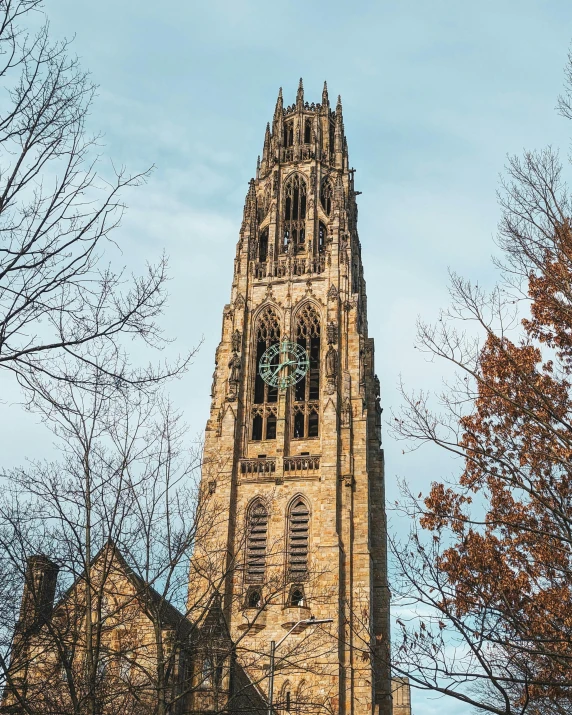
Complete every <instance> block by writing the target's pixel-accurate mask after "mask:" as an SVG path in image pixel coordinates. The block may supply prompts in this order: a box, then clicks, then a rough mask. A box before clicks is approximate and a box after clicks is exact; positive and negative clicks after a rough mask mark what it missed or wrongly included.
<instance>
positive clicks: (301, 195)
mask: <svg viewBox="0 0 572 715" xmlns="http://www.w3.org/2000/svg"><path fill="white" fill-rule="evenodd" d="M306 197H307V187H306V182H305V181H304V179H303V178H302V177H301V176H300V175H299V174H294V175H293V176H291V177H290V178H289V179H288V181H287V182H286V184H285V186H284V228H283V240H282V247H281V250H282V252H283V253H286V252H287V251H288V250H291V251H293V252H294V253H297V252H299V251H303V250H305V243H306ZM290 247H291V248H290Z"/></svg>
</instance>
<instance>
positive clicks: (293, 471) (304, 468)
mask: <svg viewBox="0 0 572 715" xmlns="http://www.w3.org/2000/svg"><path fill="white" fill-rule="evenodd" d="M319 468H320V458H319V457H305V456H302V457H284V476H285V477H304V476H313V474H314V473H315V472H316V470H318V469H319Z"/></svg>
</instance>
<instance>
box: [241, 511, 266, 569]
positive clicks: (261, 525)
mask: <svg viewBox="0 0 572 715" xmlns="http://www.w3.org/2000/svg"><path fill="white" fill-rule="evenodd" d="M267 538H268V511H267V510H266V507H265V506H264V504H262V502H259V501H258V502H255V503H254V504H253V505H252V506H251V507H250V510H249V512H248V534H247V542H246V580H247V581H250V582H261V581H263V580H264V571H265V569H266V541H267Z"/></svg>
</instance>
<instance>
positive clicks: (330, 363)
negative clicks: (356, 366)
mask: <svg viewBox="0 0 572 715" xmlns="http://www.w3.org/2000/svg"><path fill="white" fill-rule="evenodd" d="M337 375H338V352H337V350H336V349H335V348H334V347H333V346H332V345H330V347H329V348H328V352H327V353H326V380H327V385H326V392H327V394H328V395H331V394H333V392H334V390H335V389H336V378H337Z"/></svg>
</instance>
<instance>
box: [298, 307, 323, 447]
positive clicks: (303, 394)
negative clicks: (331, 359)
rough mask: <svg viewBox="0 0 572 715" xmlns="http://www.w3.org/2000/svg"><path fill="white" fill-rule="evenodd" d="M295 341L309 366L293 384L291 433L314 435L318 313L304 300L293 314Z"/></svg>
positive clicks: (316, 427)
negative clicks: (302, 349)
mask: <svg viewBox="0 0 572 715" xmlns="http://www.w3.org/2000/svg"><path fill="white" fill-rule="evenodd" d="M296 342H297V343H298V345H301V346H302V347H303V348H304V350H306V352H307V353H308V355H309V356H310V369H309V370H308V372H307V373H306V376H305V377H304V378H303V379H302V380H300V382H298V383H297V384H296V387H295V392H294V405H293V426H292V437H293V438H294V439H304V438H305V437H318V435H319V399H320V316H319V315H318V313H317V311H316V309H315V308H314V306H313V305H312V304H311V303H306V304H305V305H304V306H303V307H302V308H301V309H300V310H299V311H298V315H297V318H296Z"/></svg>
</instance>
